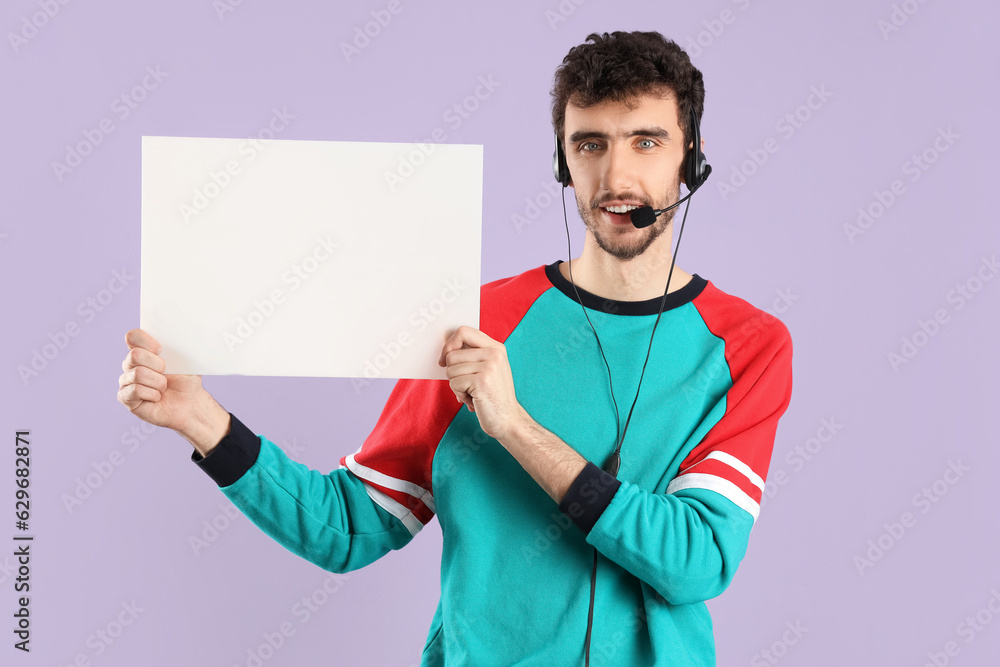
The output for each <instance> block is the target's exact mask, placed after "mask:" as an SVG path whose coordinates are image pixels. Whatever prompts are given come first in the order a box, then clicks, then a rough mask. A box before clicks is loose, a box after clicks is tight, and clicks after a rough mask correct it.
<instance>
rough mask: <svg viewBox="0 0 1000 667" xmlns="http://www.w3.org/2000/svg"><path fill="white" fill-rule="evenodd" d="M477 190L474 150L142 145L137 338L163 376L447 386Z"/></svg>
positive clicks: (475, 273) (477, 219)
mask: <svg viewBox="0 0 1000 667" xmlns="http://www.w3.org/2000/svg"><path fill="white" fill-rule="evenodd" d="M482 177H483V152H482V146H479V145H455V144H448V145H444V144H423V145H420V144H400V143H367V142H338V141H300V140H293V141H289V140H272V141H268V142H260V141H250V140H247V139H210V138H191V137H149V136H144V137H143V138H142V237H141V255H142V256H141V269H140V304H139V311H140V312H139V326H140V328H141V329H144V330H145V331H147V332H149V333H150V334H151V335H152V336H153V337H154V338H156V339H157V340H158V341H159V342H160V343H162V344H163V350H162V352H161V353H160V356H161V357H163V359H164V361H166V370H165V372H166V373H191V374H202V375H274V376H310V377H352V378H438V379H440V378H444V377H445V375H444V370H443V369H442V368H441V367H440V366H438V365H437V359H438V356H439V354H440V352H441V348H442V346H443V345H444V341H445V339H446V337H447V335H448V334H449V333H451V332H452V331H454V330H455V329H456V328H458V326H460V325H463V324H466V325H469V326H474V327H477V328H478V327H479V288H480V261H481V232H482Z"/></svg>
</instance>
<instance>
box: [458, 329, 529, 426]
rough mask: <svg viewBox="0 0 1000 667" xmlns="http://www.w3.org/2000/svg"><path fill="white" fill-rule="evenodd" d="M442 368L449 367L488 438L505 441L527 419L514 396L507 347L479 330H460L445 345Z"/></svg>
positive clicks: (460, 394)
mask: <svg viewBox="0 0 1000 667" xmlns="http://www.w3.org/2000/svg"><path fill="white" fill-rule="evenodd" d="M438 365H439V366H445V368H446V372H447V375H448V380H449V384H450V386H451V389H452V391H454V392H455V396H456V397H457V398H458V400H459V401H460V402H462V403H464V404H465V405H466V406H467V407H468V408H469V410H470V411H472V412H475V413H476V416H477V417H478V418H479V425H480V426H481V427H482V429H483V432H484V433H486V435H488V436H490V437H493V438H496V439H497V440H503V439H504V438H505V437H506V436H507V435H509V434H510V433H511V432H512V430H513V428H514V427H515V425H516V422H517V420H519V419H522V418H523V417H525V416H526V413H525V412H524V409H523V408H522V407H521V404H520V403H518V402H517V397H516V396H515V395H514V378H513V377H512V376H511V372H510V362H509V361H507V348H506V347H504V345H503V343H499V342H497V341H495V340H493V339H492V338H490V337H489V336H487V335H486V334H484V333H483V332H482V331H480V330H479V329H474V328H472V327H466V326H463V327H459V328H458V330H457V331H456V332H455V333H453V334H452V335H451V337H450V338H448V340H447V341H446V342H445V344H444V348H443V349H442V350H441V358H440V359H438Z"/></svg>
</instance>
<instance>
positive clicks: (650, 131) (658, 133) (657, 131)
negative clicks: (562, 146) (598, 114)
mask: <svg viewBox="0 0 1000 667" xmlns="http://www.w3.org/2000/svg"><path fill="white" fill-rule="evenodd" d="M624 137H625V138H628V137H657V138H660V139H669V138H670V133H669V132H667V131H666V130H664V129H663V128H662V127H659V126H653V127H640V128H637V129H635V130H632V131H631V132H629V133H628V134H626V135H624ZM609 138H610V137H609V135H608V134H607V133H606V132H598V131H596V130H578V131H576V132H574V133H573V134H571V135H570V136H569V143H571V144H575V143H577V142H578V141H583V140H584V139H604V140H605V141H606V140H607V139H609Z"/></svg>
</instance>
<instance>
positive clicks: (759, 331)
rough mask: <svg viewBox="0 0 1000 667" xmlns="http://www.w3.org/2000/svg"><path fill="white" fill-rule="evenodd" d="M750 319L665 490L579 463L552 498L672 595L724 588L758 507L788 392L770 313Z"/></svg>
mask: <svg viewBox="0 0 1000 667" xmlns="http://www.w3.org/2000/svg"><path fill="white" fill-rule="evenodd" d="M754 322H755V323H756V324H755V325H754V326H750V327H747V326H743V327H742V328H740V329H738V330H737V333H736V334H733V335H732V336H731V337H730V340H728V341H727V349H726V360H727V362H728V365H729V368H730V374H731V378H732V379H731V386H730V388H729V389H728V391H726V392H725V394H724V395H723V396H722V397H721V399H720V400H719V401H718V402H717V403H716V404H714V406H713V408H712V410H711V411H710V412H709V416H708V419H709V420H710V421H711V420H715V421H714V424H713V425H712V426H711V428H710V429H709V430H708V431H707V432H706V433H705V435H704V436H703V437H702V438H701V439H700V441H699V442H697V443H696V444H695V446H694V447H693V448H692V449H691V450H690V452H689V453H688V454H687V455H686V457H685V459H684V461H683V462H682V463H681V465H680V467H679V471H678V473H677V475H676V476H675V477H674V478H673V479H672V480H671V481H670V483H669V485H668V486H667V488H666V491H665V493H653V492H650V491H647V490H645V489H643V488H640V487H639V486H637V485H635V484H632V483H630V482H628V481H625V480H618V479H616V478H615V477H613V476H611V475H609V474H608V473H606V472H604V471H603V470H601V469H600V468H598V467H597V466H595V465H594V464H593V463H588V464H587V466H586V468H585V469H584V470H583V472H581V473H580V475H579V476H578V477H577V479H576V480H575V481H574V482H573V484H572V485H571V486H570V488H569V490H568V492H567V493H566V495H565V497H564V498H563V499H562V501H561V502H560V504H559V509H560V510H561V511H562V512H564V513H565V514H567V515H568V516H569V517H570V518H571V519H572V520H573V521H574V523H576V525H577V526H579V527H580V529H581V530H583V531H584V533H585V534H586V540H587V542H588V543H590V544H592V545H593V546H594V547H595V548H596V549H597V550H598V551H599V552H600V553H601V554H602V555H604V556H606V557H607V558H609V559H610V560H612V561H614V562H615V563H617V564H618V565H620V566H621V567H622V568H624V569H625V570H627V571H629V572H630V573H632V574H633V575H635V576H636V577H637V578H639V579H640V580H642V581H644V582H645V583H647V584H649V585H650V586H652V587H653V588H654V589H655V590H656V591H657V592H658V593H659V594H660V595H661V596H662V597H663V598H664V599H665V600H666V601H667V602H669V603H671V604H688V603H693V602H700V601H704V600H708V599H711V598H713V597H715V596H717V595H719V594H721V593H722V592H723V591H724V590H725V589H726V588H727V587H728V585H729V583H730V581H731V580H732V578H733V575H734V574H735V573H736V568H737V566H738V565H739V563H740V562H741V561H742V559H743V557H744V555H745V553H746V549H747V544H748V541H749V537H750V530H751V528H752V527H753V524H754V522H755V521H756V520H757V516H758V514H759V511H760V502H761V497H762V494H763V490H764V480H765V478H766V475H767V469H768V467H769V465H770V460H771V453H772V449H773V446H774V438H775V433H776V429H777V425H778V419H779V418H780V417H781V416H782V414H783V413H784V412H785V409H786V408H787V407H788V404H789V402H790V399H791V391H792V341H791V337H790V335H789V333H788V330H787V329H786V328H785V326H784V324H782V323H781V322H780V320H778V319H777V318H774V317H772V316H770V315H768V314H766V313H763V312H762V311H758V314H757V315H756V316H755V318H754ZM762 322H765V323H766V325H767V326H764V325H763V324H761V323H762Z"/></svg>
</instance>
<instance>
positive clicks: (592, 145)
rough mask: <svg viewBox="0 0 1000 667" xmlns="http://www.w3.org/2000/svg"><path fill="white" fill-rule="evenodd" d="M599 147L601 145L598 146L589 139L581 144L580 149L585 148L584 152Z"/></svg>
mask: <svg viewBox="0 0 1000 667" xmlns="http://www.w3.org/2000/svg"><path fill="white" fill-rule="evenodd" d="M598 148H600V146H598V145H597V144H596V143H594V142H593V141H588V142H586V143H584V144H582V145H581V146H580V149H581V150H583V151H584V152H587V151H596V150H597V149H598Z"/></svg>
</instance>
